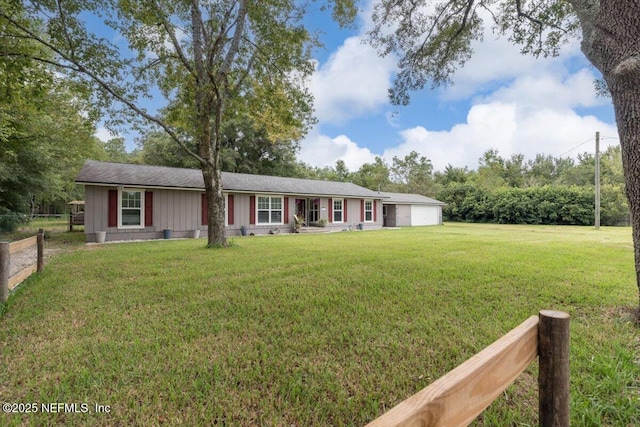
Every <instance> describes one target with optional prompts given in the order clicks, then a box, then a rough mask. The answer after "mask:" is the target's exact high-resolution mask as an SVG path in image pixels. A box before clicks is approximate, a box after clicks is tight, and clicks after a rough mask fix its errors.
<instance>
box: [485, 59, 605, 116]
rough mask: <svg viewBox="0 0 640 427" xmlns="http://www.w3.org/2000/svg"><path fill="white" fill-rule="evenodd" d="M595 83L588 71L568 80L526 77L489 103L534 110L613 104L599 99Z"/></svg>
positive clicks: (542, 75)
mask: <svg viewBox="0 0 640 427" xmlns="http://www.w3.org/2000/svg"><path fill="white" fill-rule="evenodd" d="M595 79H596V77H595V75H594V74H593V73H592V72H591V71H590V70H587V69H586V68H583V69H581V70H579V71H578V72H577V73H575V74H571V75H568V76H562V75H558V74H557V73H550V72H548V73H536V74H525V75H523V76H522V77H519V78H517V79H516V80H515V81H514V82H513V83H512V84H511V85H509V86H505V87H502V88H500V89H498V90H497V91H495V92H494V93H492V94H491V95H490V96H489V97H488V98H487V99H489V100H491V99H499V100H503V101H511V102H519V103H523V104H526V105H528V106H530V107H534V108H537V107H543V108H575V107H594V106H597V105H603V104H606V103H609V102H610V100H608V99H606V98H601V97H600V98H599V97H597V96H596V93H595V90H594V85H593V81H594V80H595Z"/></svg>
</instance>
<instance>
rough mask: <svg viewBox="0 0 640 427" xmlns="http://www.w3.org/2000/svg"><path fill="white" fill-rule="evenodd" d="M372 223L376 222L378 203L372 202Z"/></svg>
mask: <svg viewBox="0 0 640 427" xmlns="http://www.w3.org/2000/svg"><path fill="white" fill-rule="evenodd" d="M373 222H378V202H376V201H375V200H374V201H373Z"/></svg>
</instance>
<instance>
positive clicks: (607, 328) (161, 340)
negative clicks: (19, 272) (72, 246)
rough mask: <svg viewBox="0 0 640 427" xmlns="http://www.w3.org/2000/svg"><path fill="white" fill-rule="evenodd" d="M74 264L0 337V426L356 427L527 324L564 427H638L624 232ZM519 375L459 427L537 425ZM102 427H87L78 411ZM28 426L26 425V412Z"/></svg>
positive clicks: (250, 247) (376, 238)
mask: <svg viewBox="0 0 640 427" xmlns="http://www.w3.org/2000/svg"><path fill="white" fill-rule="evenodd" d="M204 243H205V241H204V240H203V239H200V240H197V241H196V240H175V241H156V242H145V243H127V244H112V245H102V246H87V247H86V248H84V249H83V250H79V251H75V252H71V253H65V254H62V255H60V256H58V257H56V258H54V259H52V260H51V261H50V263H49V264H48V265H47V267H46V269H45V272H44V273H42V274H40V275H36V276H33V277H32V278H31V279H29V281H28V282H27V283H25V284H24V285H23V286H21V289H20V290H19V291H18V292H17V293H16V294H15V295H14V296H12V297H11V298H10V300H9V303H8V305H7V307H5V313H4V316H3V318H2V319H0V322H1V323H2V327H1V328H0V354H1V356H0V396H1V398H2V399H1V400H2V401H5V402H22V403H28V402H34V403H37V404H41V403H51V402H61V403H77V404H81V403H86V404H88V405H89V413H69V412H66V413H65V412H64V411H63V412H62V413H45V414H43V413H41V411H39V412H38V413H36V414H1V415H0V425H30V424H31V425H71V426H74V425H76V426H81V425H82V426H85V425H104V426H118V425H120V426H129V425H145V426H147V425H149V426H151V425H203V426H208V425H228V426H236V425H238V426H247V425H269V426H272V425H273V426H312V425H313V426H315V425H319V426H328V425H336V426H340V425H363V424H365V423H367V422H368V421H371V420H373V419H374V418H376V417H377V416H379V415H381V414H382V413H383V412H384V411H386V410H388V409H390V408H391V407H393V406H394V405H396V404H397V403H399V402H400V401H402V400H403V399H405V398H407V397H409V396H410V395H411V394H413V393H415V392H417V391H419V390H420V389H422V388H424V387H425V386H427V385H428V384H430V383H431V382H432V381H434V380H435V379H437V378H438V377H440V376H442V375H443V374H445V373H446V372H447V371H449V370H451V369H453V368H454V367H455V366H457V365H459V364H460V363H462V362H463V361H464V360H466V359H467V358H469V357H471V356H472V355H473V354H475V353H476V352H478V351H480V350H481V349H482V348H484V347H485V346H487V345H489V344H490V343H492V342H493V341H495V340H496V339H497V338H499V337H500V336H501V335H503V334H504V333H506V332H508V331H509V330H510V329H512V328H513V327H515V326H516V325H518V324H519V323H521V322H522V321H523V320H524V319H526V318H527V317H529V316H530V315H535V314H537V313H538V311H539V310H541V309H555V310H564V311H567V312H568V313H569V314H570V315H571V418H572V424H573V425H576V426H598V425H610V426H632V425H640V383H639V381H640V380H639V379H640V360H639V359H640V342H639V341H638V332H639V329H638V327H637V326H635V325H634V323H633V316H634V309H635V308H636V307H637V300H638V289H637V288H636V285H635V277H634V272H633V271H634V269H633V251H632V243H631V231H630V229H628V228H606V229H601V230H599V231H596V230H594V229H592V228H579V227H533V226H498V225H468V224H446V225H445V226H443V227H427V228H411V229H409V228H407V229H401V230H381V231H368V232H343V233H331V234H324V235H279V236H266V237H245V238H235V239H233V240H232V245H231V247H230V248H227V249H223V250H209V249H205V248H204ZM536 378H537V366H536V365H535V364H533V365H532V366H531V367H530V368H529V369H528V370H527V371H526V372H525V373H524V374H523V375H522V376H521V378H520V379H518V380H517V381H516V383H515V384H514V385H513V386H511V387H510V388H509V389H508V390H507V391H506V392H505V393H503V395H502V396H501V397H500V398H499V399H498V400H497V401H496V402H495V403H494V404H492V405H491V406H490V408H489V409H488V410H487V411H485V413H483V415H481V416H480V418H479V419H478V420H477V421H476V425H485V426H486V425H492V426H493V425H496V426H513V425H522V426H526V425H537V379H536ZM96 403H97V404H100V405H108V406H109V409H110V412H109V413H95V412H94V408H95V406H94V405H95V404H96ZM40 408H41V407H39V409H40Z"/></svg>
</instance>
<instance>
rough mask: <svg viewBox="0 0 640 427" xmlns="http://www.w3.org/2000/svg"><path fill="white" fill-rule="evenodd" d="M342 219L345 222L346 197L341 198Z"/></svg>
mask: <svg viewBox="0 0 640 427" xmlns="http://www.w3.org/2000/svg"><path fill="white" fill-rule="evenodd" d="M342 221H344V222H347V199H344V200H342Z"/></svg>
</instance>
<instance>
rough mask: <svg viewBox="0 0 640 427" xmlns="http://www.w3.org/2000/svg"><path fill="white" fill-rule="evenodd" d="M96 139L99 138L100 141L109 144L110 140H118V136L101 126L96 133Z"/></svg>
mask: <svg viewBox="0 0 640 427" xmlns="http://www.w3.org/2000/svg"><path fill="white" fill-rule="evenodd" d="M94 135H95V137H96V138H98V139H99V140H101V141H102V142H107V141H109V140H110V139H113V138H117V137H118V135H114V134H113V133H111V131H110V130H108V129H107V128H106V127H104V126H99V127H98V128H97V129H96V133H95V134H94Z"/></svg>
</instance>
